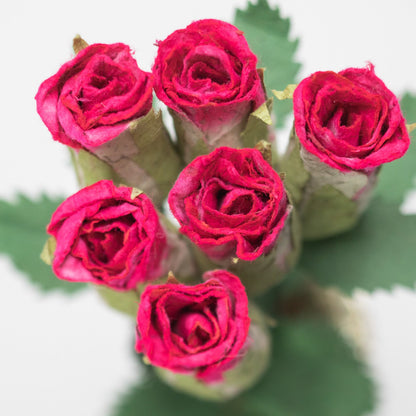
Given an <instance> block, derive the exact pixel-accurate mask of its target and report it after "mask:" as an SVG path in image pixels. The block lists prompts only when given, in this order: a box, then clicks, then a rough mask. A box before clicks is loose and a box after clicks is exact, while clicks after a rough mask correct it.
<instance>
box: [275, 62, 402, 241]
mask: <svg viewBox="0 0 416 416" xmlns="http://www.w3.org/2000/svg"><path fill="white" fill-rule="evenodd" d="M293 106H294V116H295V123H294V132H293V134H292V137H291V139H290V143H289V146H288V150H287V152H286V155H285V157H284V158H283V159H282V163H281V165H280V169H281V170H282V171H283V172H285V173H286V174H287V176H286V179H287V185H288V189H289V191H290V193H291V195H293V197H294V201H295V203H296V204H297V205H298V206H299V208H300V209H299V211H300V215H301V217H302V224H303V227H302V228H303V235H304V237H305V238H306V239H310V240H312V239H319V238H325V237H329V236H332V235H335V234H338V233H340V232H343V231H346V230H348V229H350V228H351V227H353V226H354V225H355V224H356V222H357V220H358V218H359V217H360V215H361V213H362V212H363V211H364V210H365V209H366V208H367V206H368V204H369V201H370V199H371V195H372V191H373V189H374V186H375V184H376V182H377V175H378V171H379V167H380V166H381V165H382V164H384V163H387V162H391V161H392V160H394V159H397V158H399V157H401V156H403V155H404V153H405V152H406V150H407V148H408V147H409V143H410V140H409V135H408V133H407V130H406V126H405V120H404V118H403V115H402V112H401V110H400V107H399V103H398V101H397V98H396V97H395V96H394V94H393V93H392V92H391V91H390V90H389V89H388V88H387V87H386V86H385V85H384V83H383V82H382V81H381V80H380V79H379V78H378V77H377V76H376V75H375V73H374V67H373V66H372V65H369V66H368V67H367V68H349V69H346V70H344V71H341V72H339V73H335V72H331V71H327V72H316V73H314V74H312V75H311V76H310V77H308V78H306V79H304V80H303V81H302V82H301V83H300V84H299V86H298V87H297V88H296V90H295V92H294V95H293Z"/></svg>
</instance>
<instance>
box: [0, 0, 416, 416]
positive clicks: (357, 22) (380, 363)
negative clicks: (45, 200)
mask: <svg viewBox="0 0 416 416" xmlns="http://www.w3.org/2000/svg"><path fill="white" fill-rule="evenodd" d="M272 3H273V4H279V5H280V7H281V10H282V13H283V15H284V16H289V17H291V19H292V23H293V25H292V31H291V33H292V36H299V37H300V38H301V44H300V47H299V51H298V54H297V58H298V60H299V61H300V62H302V63H303V68H302V72H301V76H306V75H308V74H310V73H311V72H314V71H316V70H327V69H333V70H341V69H344V68H346V67H350V66H364V65H365V64H366V62H367V61H371V62H373V63H374V64H375V66H376V72H377V74H378V75H379V76H380V77H381V78H382V79H383V80H384V81H385V82H386V84H387V85H388V86H389V87H390V88H391V89H392V90H393V91H394V92H395V93H396V94H398V95H400V94H401V93H402V92H403V91H405V90H411V91H413V92H416V70H415V68H416V58H415V52H414V45H415V31H414V27H415V26H414V24H415V22H414V16H415V15H416V3H415V2H414V1H413V0H396V1H381V0H380V1H366V2H364V1H362V0H349V1H346V2H337V1H333V0H332V1H331V0H314V1H311V0H310V1H301V0H280V1H273V2H272ZM245 4H246V1H245V0H239V1H228V2H227V1H224V0H209V1H206V2H197V1H185V0H183V1H180V0H176V1H169V2H162V1H157V0H153V1H146V2H144V1H140V0H135V1H123V0H118V1H108V0H100V1H98V0H94V1H86V0H82V1H81V0H72V1H65V2H60V1H53V0H37V1H29V0H20V1H16V2H7V3H6V2H2V5H1V6H0V46H1V52H2V58H1V66H0V74H1V81H0V82H1V89H0V122H1V153H0V171H1V172H0V173H1V176H0V177H1V181H0V198H6V199H10V200H12V199H13V196H14V195H15V193H16V192H17V191H22V192H24V193H26V194H29V195H31V196H36V195H38V194H39V193H40V192H42V191H45V192H47V193H48V194H50V195H69V194H72V193H73V192H75V191H76V189H77V188H76V183H75V177H74V174H73V173H72V171H71V168H70V166H69V161H68V155H67V152H66V150H65V149H64V146H62V145H61V144H59V143H55V142H53V141H52V139H51V138H50V135H49V132H48V131H47V129H46V127H44V125H43V124H42V122H41V121H40V118H39V117H38V116H37V114H36V110H35V101H34V98H33V97H34V96H35V94H36V91H37V88H38V86H39V84H40V83H41V82H42V81H43V80H44V79H46V78H47V77H49V76H51V75H53V74H54V73H55V72H56V71H57V70H58V68H59V66H60V65H61V64H63V63H64V62H65V61H66V60H68V59H69V58H70V57H71V42H72V38H73V36H74V35H75V34H77V33H79V34H81V35H82V36H83V37H84V38H85V39H86V40H87V41H88V42H89V43H95V42H102V43H112V42H124V43H127V44H129V45H130V46H131V47H132V48H133V49H134V50H135V51H136V54H135V56H136V59H137V61H138V63H139V65H140V66H141V67H142V68H143V69H145V70H150V67H151V64H152V61H153V58H154V56H155V53H156V47H155V46H154V42H155V40H157V39H164V38H165V37H166V36H167V35H168V34H169V33H171V32H172V31H173V30H175V29H178V28H182V27H184V26H186V25H187V24H189V23H190V22H191V21H192V20H197V19H201V18H209V17H211V18H220V19H223V20H228V21H231V19H232V16H233V10H234V8H235V7H236V6H238V7H245ZM410 121H416V119H415V120H410ZM415 173H416V167H415ZM415 207H416V201H415V198H413V201H411V200H410V202H408V203H407V208H408V210H410V211H413V212H415V211H416V209H415ZM386 238H388V236H386ZM392 244H394V242H392ZM415 250H416V248H415ZM392 261H394V259H392ZM356 299H357V300H358V302H359V304H360V306H361V307H362V308H363V312H364V314H365V316H366V319H368V322H369V325H370V327H369V332H368V338H369V340H370V351H371V355H370V360H369V361H370V368H371V370H372V372H373V373H374V376H375V377H376V380H377V383H378V384H379V393H378V394H379V405H378V407H377V409H376V410H375V412H374V413H373V414H372V415H371V416H396V415H400V416H414V415H416V401H415V398H414V393H415V387H416V383H415V378H416V376H415V375H416V359H415V351H416V323H415V322H416V301H415V299H416V297H415V295H414V293H413V292H412V291H410V290H408V289H403V288H396V289H395V290H394V291H393V293H392V294H389V293H386V292H381V291H380V292H376V293H375V294H373V295H371V296H370V295H367V294H364V293H359V294H357V295H356ZM132 330H133V323H132V322H130V321H129V320H128V319H127V318H125V317H124V316H121V315H118V314H117V313H116V312H113V311H112V310H110V309H109V308H107V307H105V306H104V305H103V304H102V303H101V301H100V300H99V299H98V297H97V295H96V294H95V293H93V292H92V291H85V292H83V293H80V294H78V295H74V296H71V297H68V296H66V295H61V294H58V293H54V294H48V295H45V294H43V293H40V292H39V291H38V290H37V289H36V288H34V287H32V286H31V285H29V284H28V283H27V280H26V278H25V277H24V276H23V275H21V274H20V273H19V272H16V271H15V270H14V268H13V266H12V264H11V262H10V261H9V260H8V258H7V257H5V256H2V257H0V414H1V415H5V416H20V415H28V414H31V415H42V416H56V415H59V416H73V415H77V416H84V415H85V416H107V415H109V413H108V412H109V410H108V409H109V408H110V407H111V405H112V404H114V403H115V401H116V400H117V397H118V394H119V393H122V392H123V391H125V390H126V389H127V388H128V386H129V385H131V384H133V383H134V382H135V381H136V379H137V366H136V365H135V361H134V358H133V356H132V354H131V352H132V349H133V336H132ZM345 399H346V400H348V392H345ZM151 416H153V415H151ZM334 416H336V415H334Z"/></svg>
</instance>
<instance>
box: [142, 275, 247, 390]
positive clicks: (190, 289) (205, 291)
mask: <svg viewBox="0 0 416 416" xmlns="http://www.w3.org/2000/svg"><path fill="white" fill-rule="evenodd" d="M203 279H204V281H205V282H204V283H201V284H198V285H195V286H186V285H183V284H179V283H177V282H176V281H175V280H174V279H173V282H172V280H170V281H168V283H166V284H162V285H149V286H147V287H146V289H145V291H144V292H143V294H142V296H141V302H140V306H139V311H138V315H137V342H136V350H137V352H140V353H144V354H145V355H146V356H147V358H148V360H149V361H150V362H151V364H153V365H155V366H159V367H163V368H166V369H169V370H171V371H173V372H178V373H185V374H194V375H195V376H196V377H197V378H198V379H200V380H202V381H204V382H207V383H209V382H215V381H221V380H222V374H223V372H224V371H226V370H228V369H230V368H232V367H233V366H234V365H236V364H237V363H238V362H239V360H241V359H242V358H243V356H244V351H243V350H244V347H245V345H246V340H247V335H248V330H249V325H250V318H249V316H248V301H247V295H246V293H245V290H244V286H243V285H242V284H241V282H240V280H239V279H238V277H237V276H235V275H233V274H231V273H229V272H227V271H225V270H213V271H209V272H206V273H205V274H204V275H203Z"/></svg>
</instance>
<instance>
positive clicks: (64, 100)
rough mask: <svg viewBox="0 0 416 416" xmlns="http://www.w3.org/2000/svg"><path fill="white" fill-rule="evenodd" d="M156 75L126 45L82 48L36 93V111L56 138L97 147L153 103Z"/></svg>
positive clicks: (84, 145) (80, 145)
mask: <svg viewBox="0 0 416 416" xmlns="http://www.w3.org/2000/svg"><path fill="white" fill-rule="evenodd" d="M152 84H153V81H152V75H151V74H149V73H147V72H143V71H142V70H140V69H139V67H138V66H137V62H136V61H135V60H134V58H133V57H132V56H131V53H130V48H129V47H128V46H127V45H124V44H122V43H115V44H112V45H105V44H98V43H97V44H93V45H90V46H87V47H86V48H85V49H83V50H81V51H80V52H79V53H78V54H77V56H76V57H75V58H74V59H72V60H71V61H69V62H67V63H65V64H64V65H63V66H62V67H61V68H60V70H59V71H58V72H57V73H56V74H55V75H54V76H52V77H51V78H49V79H47V80H46V81H44V82H43V83H42V85H41V86H40V88H39V91H38V93H37V95H36V101H37V110H38V113H39V115H40V116H41V118H42V120H43V122H44V123H45V124H46V126H47V127H48V129H49V131H50V132H51V133H52V136H53V138H54V139H55V140H58V141H60V142H61V143H64V144H66V145H68V146H71V147H73V148H75V149H78V148H92V147H96V146H99V145H101V144H103V143H105V142H107V141H109V140H111V139H113V138H114V137H116V136H118V135H119V134H120V133H121V132H123V131H124V130H125V129H126V128H127V126H128V124H129V122H130V121H131V120H133V119H135V118H138V117H140V116H143V115H145V114H147V112H148V111H149V110H150V108H151V106H152Z"/></svg>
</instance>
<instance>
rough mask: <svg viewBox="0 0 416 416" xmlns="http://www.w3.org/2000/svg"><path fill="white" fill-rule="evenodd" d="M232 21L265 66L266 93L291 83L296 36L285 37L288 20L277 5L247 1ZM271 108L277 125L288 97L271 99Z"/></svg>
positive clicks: (288, 105) (295, 69)
mask: <svg viewBox="0 0 416 416" xmlns="http://www.w3.org/2000/svg"><path fill="white" fill-rule="evenodd" d="M234 24H235V25H236V26H237V27H238V28H239V29H241V30H242V31H243V32H244V34H245V36H246V39H247V42H248V43H249V45H250V48H251V49H252V51H253V52H254V53H255V54H256V55H257V57H258V59H259V66H260V67H264V68H266V71H265V73H264V76H265V84H266V86H267V93H268V95H269V96H270V97H271V96H272V92H271V90H272V89H275V90H284V89H285V88H286V86H287V85H288V84H294V83H295V81H296V75H297V73H298V71H299V69H300V64H299V63H297V62H295V60H294V55H295V52H296V49H297V47H298V43H299V40H298V39H295V40H290V39H289V31H290V21H289V19H283V18H282V17H281V15H280V11H279V9H278V8H277V7H276V8H274V9H273V8H271V7H270V6H269V4H268V3H267V0H258V2H257V4H252V3H249V4H248V6H247V9H246V10H239V9H237V10H236V14H235V18H234ZM273 110H274V112H275V114H276V119H277V125H278V126H282V125H283V123H284V118H285V116H286V115H287V114H289V113H290V111H291V110H292V100H284V101H277V100H275V101H274V103H273Z"/></svg>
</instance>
